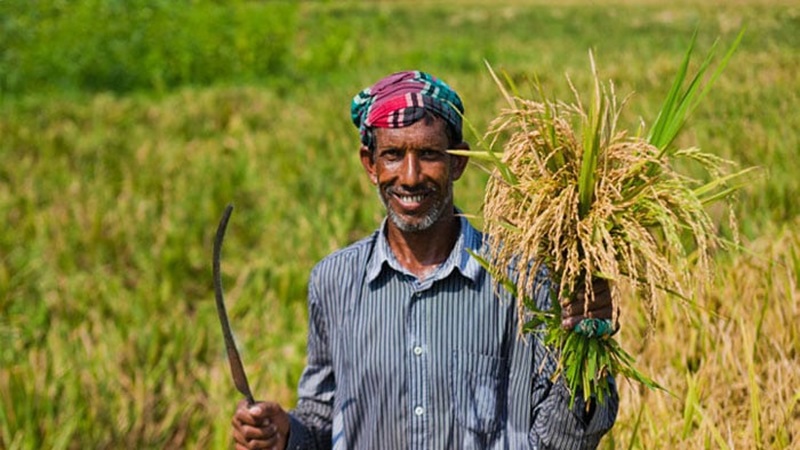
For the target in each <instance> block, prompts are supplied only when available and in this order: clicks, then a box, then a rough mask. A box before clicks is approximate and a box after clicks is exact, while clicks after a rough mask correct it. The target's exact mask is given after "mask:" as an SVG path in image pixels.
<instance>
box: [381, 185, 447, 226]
mask: <svg viewBox="0 0 800 450" xmlns="http://www.w3.org/2000/svg"><path fill="white" fill-rule="evenodd" d="M433 193H434V195H435V194H438V193H439V191H438V189H435V188H434V191H433ZM390 195H391V189H390V190H389V191H388V192H387V191H386V190H384V189H381V188H380V186H379V187H378V197H380V199H381V203H383V206H384V208H386V213H387V215H388V216H389V220H391V221H392V223H393V224H394V225H395V226H396V227H397V228H398V229H399V230H400V231H405V232H407V233H414V232H419V231H425V230H427V229H429V228H430V227H432V226H433V224H435V223H436V222H437V221H438V220H439V219H440V218H441V217H442V215H443V214H444V212H445V211H446V210H447V208H448V207H449V205H450V204H452V201H453V183H452V182H451V183H448V184H447V185H446V187H445V192H443V195H441V196H439V198H438V199H437V200H436V202H435V203H434V204H433V205H431V207H430V208H429V209H428V210H427V211H425V214H424V215H423V216H422V217H421V218H420V219H419V220H416V221H410V220H406V219H405V218H404V217H403V216H402V215H400V214H399V213H398V212H397V211H395V210H394V208H393V207H392V206H391V203H390V202H389V199H388V197H389V196H390Z"/></svg>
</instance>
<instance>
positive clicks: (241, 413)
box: [234, 402, 265, 426]
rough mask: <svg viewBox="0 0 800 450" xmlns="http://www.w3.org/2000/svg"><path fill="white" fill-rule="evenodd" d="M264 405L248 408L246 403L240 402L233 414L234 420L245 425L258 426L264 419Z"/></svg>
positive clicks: (258, 404)
mask: <svg viewBox="0 0 800 450" xmlns="http://www.w3.org/2000/svg"><path fill="white" fill-rule="evenodd" d="M264 409H265V407H264V405H263V404H261V403H256V404H255V405H252V406H248V405H247V402H240V403H239V405H238V407H237V408H236V413H234V418H236V419H237V420H238V421H239V422H241V423H242V424H245V425H252V426H259V425H261V424H262V423H263V421H264V419H265V415H264Z"/></svg>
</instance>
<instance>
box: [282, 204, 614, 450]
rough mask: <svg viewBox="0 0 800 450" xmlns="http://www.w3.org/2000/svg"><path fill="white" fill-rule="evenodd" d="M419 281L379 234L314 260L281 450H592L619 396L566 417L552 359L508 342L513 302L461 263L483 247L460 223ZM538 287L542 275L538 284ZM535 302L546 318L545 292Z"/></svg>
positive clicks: (474, 267) (513, 336)
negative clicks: (446, 250) (303, 348)
mask: <svg viewBox="0 0 800 450" xmlns="http://www.w3.org/2000/svg"><path fill="white" fill-rule="evenodd" d="M460 226H461V230H460V234H459V237H458V240H457V242H456V244H455V246H454V248H453V250H452V252H451V254H450V256H449V258H448V259H447V260H446V261H445V262H444V263H442V264H441V265H440V266H439V267H438V268H437V270H436V271H435V272H434V273H433V274H432V275H430V276H428V277H427V278H425V279H424V280H420V279H418V278H417V277H416V276H414V275H413V274H411V273H410V272H408V271H407V270H405V269H404V268H403V267H402V266H401V265H400V264H399V262H398V261H397V259H396V258H395V257H394V255H393V253H392V251H391V249H390V248H389V245H388V242H387V240H386V237H385V235H384V233H383V230H384V228H385V222H384V225H383V226H382V227H381V228H380V229H379V230H378V231H376V232H375V233H373V234H372V235H371V236H370V237H368V238H366V239H364V240H361V241H359V242H357V243H355V244H353V245H351V246H349V247H346V248H344V249H342V250H339V251H337V252H335V253H333V254H331V255H330V256H328V257H327V258H325V259H323V260H322V261H321V262H320V263H319V264H318V265H317V266H316V267H315V268H314V270H313V271H312V273H311V278H310V280H309V293H308V302H309V304H308V307H309V334H308V357H307V365H306V368H305V370H304V372H303V375H302V377H301V379H300V384H299V387H298V403H297V406H296V408H295V409H294V410H293V411H292V412H291V413H290V418H291V430H290V435H289V443H288V446H287V447H288V448H290V449H330V448H334V449H386V450H392V449H523V448H533V449H538V448H570V449H572V448H575V449H578V448H594V447H596V446H597V443H598V442H599V440H600V438H601V437H602V435H603V434H604V433H605V432H606V431H608V430H609V429H610V428H611V426H612V425H613V423H614V420H615V418H616V413H617V397H616V393H614V395H612V396H611V397H610V398H609V399H608V400H607V401H606V403H605V404H604V405H603V406H597V407H593V408H592V409H591V410H590V411H589V412H587V411H586V408H585V407H584V405H583V404H582V402H581V401H580V399H578V400H576V402H575V405H574V406H573V408H572V409H569V407H568V401H569V397H568V394H567V391H566V388H565V387H564V386H563V384H561V383H560V382H556V383H552V382H551V381H550V375H551V374H552V373H553V370H554V367H555V366H554V360H553V358H552V356H550V355H549V354H548V353H547V352H546V351H545V349H544V347H543V345H542V343H541V342H540V341H539V339H538V338H537V337H535V336H524V337H522V336H520V335H519V334H518V333H517V325H518V324H517V322H518V321H517V315H516V306H515V304H514V301H513V299H512V298H510V296H508V295H506V294H504V292H502V291H500V290H499V289H498V288H497V286H495V285H493V283H492V281H491V278H490V277H489V275H488V274H487V273H486V271H485V270H483V269H482V268H481V266H480V265H479V264H478V263H477V262H476V261H475V260H474V259H473V258H471V257H470V255H469V253H468V252H467V249H473V250H480V249H481V248H482V246H483V245H484V242H483V237H482V235H481V233H480V232H478V231H477V230H475V228H473V227H472V226H471V225H470V224H469V222H468V221H467V220H466V219H465V218H461V221H460ZM539 281H540V282H541V283H543V286H545V287H546V286H547V280H546V278H545V277H540V280H539ZM539 294H540V295H538V298H537V299H536V300H537V303H538V304H539V305H540V306H541V307H546V306H547V303H548V302H549V300H548V298H549V295H548V293H547V289H540V290H539Z"/></svg>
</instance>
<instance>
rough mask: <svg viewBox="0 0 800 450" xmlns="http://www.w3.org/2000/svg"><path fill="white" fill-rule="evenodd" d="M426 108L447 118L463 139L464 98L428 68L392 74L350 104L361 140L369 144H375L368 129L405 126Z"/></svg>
mask: <svg viewBox="0 0 800 450" xmlns="http://www.w3.org/2000/svg"><path fill="white" fill-rule="evenodd" d="M425 110H428V111H430V112H432V113H434V114H436V115H437V116H439V117H441V118H442V119H444V120H445V121H447V122H448V123H449V124H450V125H451V126H452V127H453V130H455V132H456V139H457V140H459V141H460V140H461V115H462V114H464V105H463V104H462V103H461V98H459V96H458V94H456V91H454V90H452V89H451V88H450V86H448V85H447V84H446V83H445V82H443V81H441V80H439V79H438V78H436V77H434V76H433V75H430V74H427V73H425V72H420V71H407V72H398V73H395V74H392V75H389V76H388V77H386V78H383V79H381V80H380V81H378V82H377V83H375V84H374V85H373V86H372V87H368V88H366V89H364V90H363V91H361V92H359V93H358V94H357V95H356V96H355V97H353V102H352V103H351V105H350V115H351V117H352V119H353V123H354V124H355V125H356V127H358V131H359V133H360V134H361V143H362V144H364V145H366V146H367V147H371V146H372V142H370V139H371V135H370V133H368V132H367V130H368V129H370V128H401V127H406V126H409V125H411V124H413V123H414V122H416V121H417V120H419V119H421V118H422V117H423V116H424V115H425Z"/></svg>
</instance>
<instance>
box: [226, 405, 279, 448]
mask: <svg viewBox="0 0 800 450" xmlns="http://www.w3.org/2000/svg"><path fill="white" fill-rule="evenodd" d="M231 424H232V425H233V439H234V440H235V441H236V449H237V450H243V449H250V450H252V449H270V450H284V449H285V448H286V441H287V439H288V437H289V414H287V413H286V411H284V410H283V408H281V407H280V405H278V404H277V403H274V402H257V403H256V404H255V405H252V406H249V407H248V406H247V402H246V401H244V400H242V401H241V402H239V404H238V405H236V412H235V413H234V415H233V420H232V421H231Z"/></svg>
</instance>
